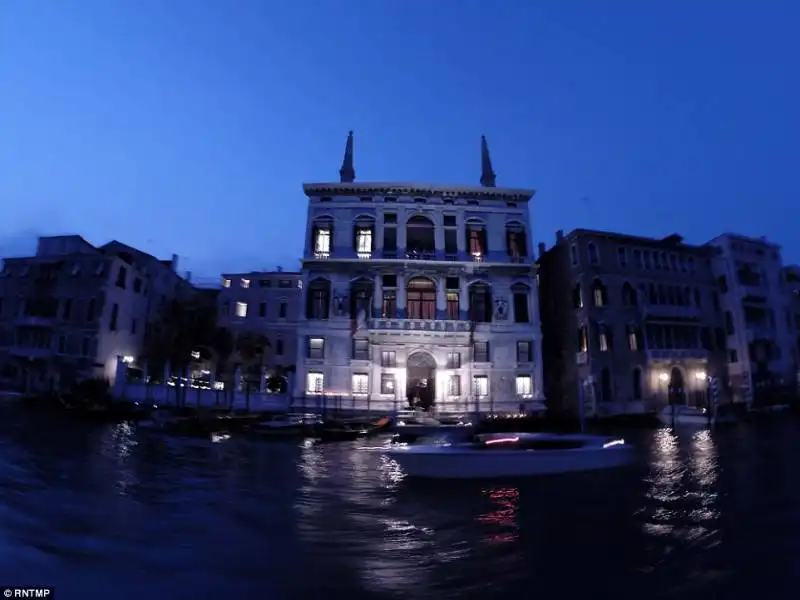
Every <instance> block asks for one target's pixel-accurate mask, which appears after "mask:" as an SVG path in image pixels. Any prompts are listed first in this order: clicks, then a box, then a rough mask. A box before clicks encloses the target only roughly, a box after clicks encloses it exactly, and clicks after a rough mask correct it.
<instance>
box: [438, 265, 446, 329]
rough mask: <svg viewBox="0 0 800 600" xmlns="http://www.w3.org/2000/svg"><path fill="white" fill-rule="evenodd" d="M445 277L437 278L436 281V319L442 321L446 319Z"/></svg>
mask: <svg viewBox="0 0 800 600" xmlns="http://www.w3.org/2000/svg"><path fill="white" fill-rule="evenodd" d="M446 287H447V277H445V276H443V275H442V276H439V277H438V278H437V279H436V318H437V319H439V320H444V319H446V318H447V290H446V289H445V288H446Z"/></svg>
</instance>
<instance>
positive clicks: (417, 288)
mask: <svg viewBox="0 0 800 600" xmlns="http://www.w3.org/2000/svg"><path fill="white" fill-rule="evenodd" d="M406 310H407V311H408V318H409V319H435V318H436V284H435V283H434V282H433V281H431V280H430V279H427V278H425V277H414V278H413V279H410V280H409V282H408V285H407V286H406Z"/></svg>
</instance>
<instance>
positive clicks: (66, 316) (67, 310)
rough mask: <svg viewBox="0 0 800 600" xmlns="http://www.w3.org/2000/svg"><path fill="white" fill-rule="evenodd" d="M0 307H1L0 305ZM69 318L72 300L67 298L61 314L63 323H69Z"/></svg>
mask: <svg viewBox="0 0 800 600" xmlns="http://www.w3.org/2000/svg"><path fill="white" fill-rule="evenodd" d="M0 306H2V304H0ZM0 312H3V311H2V309H0ZM70 317H72V300H71V299H69V298H67V299H66V300H65V301H64V313H63V319H64V320H65V321H69V320H70Z"/></svg>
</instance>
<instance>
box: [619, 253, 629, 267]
mask: <svg viewBox="0 0 800 600" xmlns="http://www.w3.org/2000/svg"><path fill="white" fill-rule="evenodd" d="M617 259H618V260H619V266H620V267H626V266H628V252H627V250H625V248H617Z"/></svg>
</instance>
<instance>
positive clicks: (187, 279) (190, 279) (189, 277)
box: [186, 271, 192, 283]
mask: <svg viewBox="0 0 800 600" xmlns="http://www.w3.org/2000/svg"><path fill="white" fill-rule="evenodd" d="M186 281H188V282H189V283H191V282H192V272H191V271H186Z"/></svg>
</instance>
